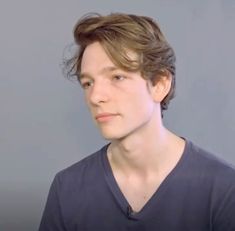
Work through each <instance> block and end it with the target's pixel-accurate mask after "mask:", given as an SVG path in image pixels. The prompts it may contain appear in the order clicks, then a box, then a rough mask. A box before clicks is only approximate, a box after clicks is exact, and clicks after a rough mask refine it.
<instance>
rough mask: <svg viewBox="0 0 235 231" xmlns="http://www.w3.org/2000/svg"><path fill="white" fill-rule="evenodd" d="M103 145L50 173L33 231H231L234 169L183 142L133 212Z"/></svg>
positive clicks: (234, 225)
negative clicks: (166, 171)
mask: <svg viewBox="0 0 235 231" xmlns="http://www.w3.org/2000/svg"><path fill="white" fill-rule="evenodd" d="M107 147H108V145H106V146H104V147H103V148H102V149H101V150H99V151H97V152H95V153H93V154H92V155H90V156H88V157H86V158H84V159H83V160H81V161H79V162H77V163H76V164H74V165H72V166H70V167H68V168H67V169H65V170H63V171H61V172H59V173H57V174H56V176H55V178H54V180H53V182H52V185H51V188H50V191H49V195H48V199H47V203H46V206H45V209H44V213H43V216H42V220H41V224H40V227H39V231H65V230H66V231H99V230H102V231H127V230H129V231H131V230H134V231H154V230H156V231H235V169H234V168H233V167H232V166H230V165H229V164H227V163H225V162H224V161H222V160H220V159H219V158H217V157H216V156H215V155H213V154H211V153H209V152H207V151H205V150H203V149H201V148H200V147H198V146H196V145H195V144H193V143H192V142H190V141H188V140H186V145H185V149H184V152H183V155H182V157H181V159H180V160H179V161H178V163H177V165H176V166H175V168H174V169H173V170H172V171H171V172H170V173H169V175H168V176H167V177H166V178H165V179H164V181H163V182H162V183H161V185H160V186H159V188H158V189H157V190H156V192H155V193H154V194H153V196H152V197H151V198H150V200H149V201H148V202H147V203H146V204H145V206H144V207H143V208H142V209H141V211H140V212H138V213H133V212H132V210H131V207H130V205H129V204H128V202H127V200H126V199H125V197H124V195H123V194H122V192H121V190H120V188H119V187H118V184H117V182H116V180H115V178H114V176H113V173H112V170H111V166H110V164H109V161H108V158H107Z"/></svg>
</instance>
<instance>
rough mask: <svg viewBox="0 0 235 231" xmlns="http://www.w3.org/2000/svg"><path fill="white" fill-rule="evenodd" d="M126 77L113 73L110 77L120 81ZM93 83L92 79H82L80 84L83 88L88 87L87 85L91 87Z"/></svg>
mask: <svg viewBox="0 0 235 231" xmlns="http://www.w3.org/2000/svg"><path fill="white" fill-rule="evenodd" d="M125 78H126V77H125V76H123V75H113V76H112V77H111V79H112V80H114V81H122V80H124V79H125ZM92 84H93V81H84V82H81V86H82V88H83V89H88V88H89V87H91V86H92Z"/></svg>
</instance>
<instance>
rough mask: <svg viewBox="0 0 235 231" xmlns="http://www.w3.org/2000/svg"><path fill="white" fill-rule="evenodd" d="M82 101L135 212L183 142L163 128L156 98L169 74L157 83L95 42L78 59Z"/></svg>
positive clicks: (165, 88) (160, 95)
mask: <svg viewBox="0 0 235 231" xmlns="http://www.w3.org/2000/svg"><path fill="white" fill-rule="evenodd" d="M80 81H81V85H82V86H83V88H84V92H85V98H86V103H87V105H88V107H89V109H90V112H91V115H92V117H93V118H94V121H95V123H96V124H97V126H98V128H99V129H100V131H101V133H102V135H103V136H104V138H105V139H107V140H110V142H111V144H110V145H109V147H108V151H107V155H108V160H109V163H110V166H111V168H112V171H113V175H114V177H115V179H116V182H117V184H118V186H119V188H120V190H121V191H122V193H123V195H124V196H125V198H126V200H127V201H128V203H129V204H130V206H131V207H132V209H133V211H135V212H140V211H141V209H143V208H144V206H145V204H146V203H147V202H148V201H149V199H150V198H151V197H152V195H153V194H154V193H155V192H156V193H157V189H158V188H159V186H160V185H161V183H162V182H163V181H164V179H165V178H166V177H167V175H168V174H169V173H170V172H171V171H172V170H173V168H174V167H175V166H176V164H177V163H178V161H179V159H180V157H181V156H182V153H183V150H184V147H185V141H184V140H183V139H182V138H180V137H178V136H176V135H175V134H173V133H172V132H170V131H169V130H167V129H166V128H165V127H164V125H163V123H162V118H161V108H160V102H161V101H162V100H163V99H164V97H165V96H166V95H167V93H168V92H169V89H170V86H171V76H162V78H160V81H158V83H157V84H156V85H154V86H153V85H152V84H151V83H150V82H149V81H147V80H145V79H144V78H143V77H142V76H141V75H140V73H139V72H135V73H133V72H127V71H124V70H121V69H120V68H118V67H116V66H115V65H114V63H113V62H112V61H111V59H110V58H109V57H108V55H107V54H106V53H105V51H104V49H103V48H102V46H101V45H100V43H98V42H94V43H92V44H90V45H89V46H87V47H86V49H85V52H84V54H83V58H82V63H81V79H80Z"/></svg>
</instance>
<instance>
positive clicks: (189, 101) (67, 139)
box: [0, 0, 235, 231]
mask: <svg viewBox="0 0 235 231" xmlns="http://www.w3.org/2000/svg"><path fill="white" fill-rule="evenodd" d="M91 11H93V12H99V13H110V12H128V13H134V14H142V15H148V16H151V17H153V18H155V19H156V20H157V21H158V22H159V24H160V26H161V28H162V31H163V32H164V34H165V35H166V37H167V38H168V40H169V42H170V43H171V45H172V46H173V47H174V49H175V52H176V55H177V96H176V98H175V99H174V100H173V101H172V102H171V104H170V109H169V110H168V111H167V112H166V113H165V118H164V121H165V125H166V126H167V127H168V128H169V129H171V130H172V131H174V132H176V133H177V134H179V135H180V136H184V137H187V138H188V139H190V140H192V141H194V142H195V143H197V144H198V145H200V146H203V147H204V148H206V149H207V150H209V151H212V152H214V153H216V155H218V156H220V157H222V158H224V159H225V160H227V161H229V162H231V163H232V164H234V163H235V155H234V151H233V145H234V134H235V126H234V125H235V109H234V108H235V107H234V106H235V103H234V89H235V76H234V67H235V60H234V54H235V45H234V43H235V1H234V0H211V1H209V0H208V1H205V0H203V1H202V0H200V1H199V0H184V1H183V0H178V1H177V0H172V1H170V0H158V1H156V0H152V1H151V0H145V1H126V0H125V1H123V0H119V1H115V0H106V1H92V0H86V1H75V0H69V1H65V0H64V1H62V0H41V1H39V0H38V1H36V0H21V1H16V0H15V1H11V0H1V1H0V107H1V108H0V230H1V231H14V230H17V231H21V230H22V231H28V230H36V229H37V227H38V225H39V221H40V218H41V214H42V211H43V208H44V205H45V202H46V197H47V193H48V190H49V186H50V183H51V181H52V179H53V177H54V175H55V174H56V172H58V171H59V170H61V169H63V168H65V167H67V166H69V165H71V164H72V163H74V162H76V161H78V160H80V159H81V158H82V157H84V156H86V155H88V154H90V153H91V152H93V151H95V150H97V149H98V148H100V147H101V146H102V145H103V144H104V143H106V141H104V140H103V139H102V138H101V137H100V135H99V133H98V131H97V130H96V128H95V127H94V125H93V124H92V123H91V118H90V115H89V113H88V111H87V108H86V106H85V104H84V102H83V95H82V91H81V89H80V87H79V85H78V84H76V83H72V82H70V81H68V80H66V79H65V78H64V77H63V75H62V72H61V66H60V64H61V63H62V54H63V50H64V48H65V46H67V45H68V44H70V43H71V42H72V41H73V38H72V29H73V26H74V24H75V22H76V21H77V20H78V18H79V17H81V16H82V15H83V14H85V13H87V12H91Z"/></svg>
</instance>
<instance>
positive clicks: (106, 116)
mask: <svg viewBox="0 0 235 231" xmlns="http://www.w3.org/2000/svg"><path fill="white" fill-rule="evenodd" d="M115 116H117V114H113V113H100V114H98V115H96V116H95V119H96V121H98V122H108V121H110V120H112V119H113V118H114V117H115Z"/></svg>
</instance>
